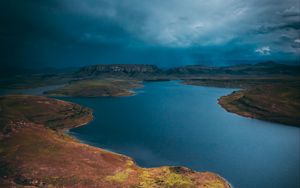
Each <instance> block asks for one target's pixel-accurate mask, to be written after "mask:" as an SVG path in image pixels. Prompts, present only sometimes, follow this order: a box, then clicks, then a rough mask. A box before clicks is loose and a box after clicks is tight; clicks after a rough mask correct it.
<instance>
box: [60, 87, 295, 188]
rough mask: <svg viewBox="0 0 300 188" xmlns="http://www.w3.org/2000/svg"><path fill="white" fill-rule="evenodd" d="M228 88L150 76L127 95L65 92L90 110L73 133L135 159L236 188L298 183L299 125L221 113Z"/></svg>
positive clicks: (284, 186)
mask: <svg viewBox="0 0 300 188" xmlns="http://www.w3.org/2000/svg"><path fill="white" fill-rule="evenodd" d="M232 91H233V90H232V89H222V88H212V87H200V86H189V85H181V84H178V83H176V82H153V83H146V84H145V87H144V88H141V89H138V90H137V95H135V96H132V97H104V98H103V97H102V98H63V99H64V100H69V101H72V102H75V103H79V104H82V105H85V106H88V107H90V108H92V109H93V110H94V115H95V119H94V121H92V122H91V123H90V124H88V125H86V126H83V127H79V128H75V129H72V130H70V134H72V135H74V136H76V137H77V138H79V139H80V140H82V141H83V142H86V143H88V144H91V145H94V146H97V147H101V148H105V149H108V150H111V151H114V152H118V153H122V154H125V155H128V156H130V157H132V158H133V159H134V160H135V161H136V162H137V163H138V164H139V165H140V166H143V167H157V166H162V165H176V166H187V167H189V168H192V169H194V170H198V171H211V172H216V173H218V174H220V175H221V176H223V177H224V178H226V179H227V180H228V181H229V182H230V183H231V184H232V185H233V186H234V187H236V188H297V187H300V185H299V184H300V183H299V176H300V175H299V174H300V173H299V166H300V164H299V160H300V159H299V158H300V151H299V150H300V141H299V139H300V130H299V128H295V127H290V126H284V125H280V124H274V123H269V122H264V121H259V120H255V119H250V118H245V117H241V116H238V115H236V114H232V113H228V112H226V111H225V110H224V109H223V108H221V107H220V106H219V105H218V104H217V99H218V98H219V97H220V96H223V95H226V94H229V93H230V92H232Z"/></svg>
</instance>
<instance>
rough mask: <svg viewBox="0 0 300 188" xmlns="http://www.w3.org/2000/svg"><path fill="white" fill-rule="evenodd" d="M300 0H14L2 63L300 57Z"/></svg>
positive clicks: (7, 6) (0, 23)
mask: <svg viewBox="0 0 300 188" xmlns="http://www.w3.org/2000/svg"><path fill="white" fill-rule="evenodd" d="M299 7H300V5H299V1H298V0H284V1H283V0H226V1H224V0H209V1H207V0H205V1H204V0H184V1H183V0H164V1H162V0H84V1H83V0H43V1H41V0H26V1H24V0H9V1H1V2H0V62H1V64H2V65H8V66H12V65H13V66H15V65H18V66H26V67H58V66H60V67H71V66H82V65H88V64H99V63H148V64H157V65H160V66H165V67H167V66H177V65H185V64H212V65H224V64H230V63H240V62H241V63H245V62H254V61H263V60H276V61H297V60H298V61H299V57H300V36H299V35H300V10H299Z"/></svg>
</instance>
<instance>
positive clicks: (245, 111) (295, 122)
mask: <svg viewBox="0 0 300 188" xmlns="http://www.w3.org/2000/svg"><path fill="white" fill-rule="evenodd" d="M280 87H281V86H280ZM280 87H277V86H276V87H273V86H264V87H255V88H249V89H244V90H238V91H234V92H232V93H230V94H228V95H225V96H222V97H220V98H219V99H218V104H219V105H220V106H221V107H223V108H224V109H225V110H226V111H227V112H230V113H235V114H238V115H240V116H243V117H247V118H254V119H258V120H262V121H268V122H273V123H279V124H282V125H289V126H296V127H300V118H299V117H300V111H299V104H297V103H296V101H295V102H294V101H293V98H294V97H296V96H298V95H299V93H298V91H296V92H295V91H294V88H292V89H290V88H287V87H286V88H284V89H282V88H280ZM278 90H279V91H278ZM289 90H290V91H289ZM286 92H290V93H291V96H292V97H290V98H292V100H291V99H289V97H282V96H285V93H286Z"/></svg>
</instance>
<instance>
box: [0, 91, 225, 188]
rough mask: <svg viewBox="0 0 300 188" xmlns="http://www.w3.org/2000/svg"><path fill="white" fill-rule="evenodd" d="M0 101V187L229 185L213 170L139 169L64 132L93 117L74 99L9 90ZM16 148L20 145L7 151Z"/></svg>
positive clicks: (83, 123) (168, 167)
mask: <svg viewBox="0 0 300 188" xmlns="http://www.w3.org/2000/svg"><path fill="white" fill-rule="evenodd" d="M7 104H10V105H7ZM24 104H26V105H25V106H24ZM0 105H1V109H3V110H2V111H1V112H0V120H1V122H2V123H3V122H4V124H1V127H0V128H1V132H0V140H1V143H2V144H0V156H1V157H0V162H1V163H0V164H6V165H5V168H3V169H2V170H1V176H0V186H2V187H10V186H57V187H62V186H64V187H74V186H78V187H120V186H122V187H128V188H129V187H132V186H135V187H141V188H143V187H172V186H176V187H199V188H200V187H215V186H220V187H224V188H230V184H228V183H227V181H226V180H225V179H224V178H222V177H221V176H219V175H217V174H214V173H210V172H196V171H193V170H191V169H188V168H185V167H170V166H163V167H158V168H141V167H139V166H137V165H136V163H135V162H134V160H133V159H131V158H130V157H127V156H125V155H122V154H118V153H113V152H110V151H107V150H103V149H101V148H98V147H93V146H90V145H88V144H84V143H80V141H79V140H78V139H76V138H75V139H74V137H69V136H68V135H67V134H66V132H65V131H68V130H69V129H71V128H74V127H79V126H84V125H87V124H88V123H89V122H90V121H91V120H92V112H91V110H90V109H88V108H85V107H81V106H79V105H77V104H75V103H70V102H65V101H62V100H57V99H51V98H46V97H41V96H30V95H11V96H4V97H3V96H2V97H0ZM12 117H16V118H15V119H12ZM28 117H29V118H28ZM3 125H4V127H3ZM62 125H63V126H62ZM8 128H9V129H8ZM6 130H8V132H7V131H6ZM15 147H17V148H19V149H18V150H12V148H15ZM13 156H20V157H13ZM75 156H76V157H75ZM32 159H34V160H32Z"/></svg>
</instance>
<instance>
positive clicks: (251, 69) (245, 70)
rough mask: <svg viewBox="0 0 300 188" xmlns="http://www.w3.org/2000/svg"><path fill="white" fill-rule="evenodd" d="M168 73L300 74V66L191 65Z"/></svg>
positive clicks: (264, 63) (269, 63)
mask: <svg viewBox="0 0 300 188" xmlns="http://www.w3.org/2000/svg"><path fill="white" fill-rule="evenodd" d="M168 74H177V75H184V74H188V75H195V74H196V75H197V74H210V75H220V74H224V75H293V76H295V75H299V74H300V66H295V65H285V64H279V63H274V62H262V63H257V64H240V65H233V66H226V67H208V66H201V65H191V66H185V67H178V68H173V69H170V70H168Z"/></svg>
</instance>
